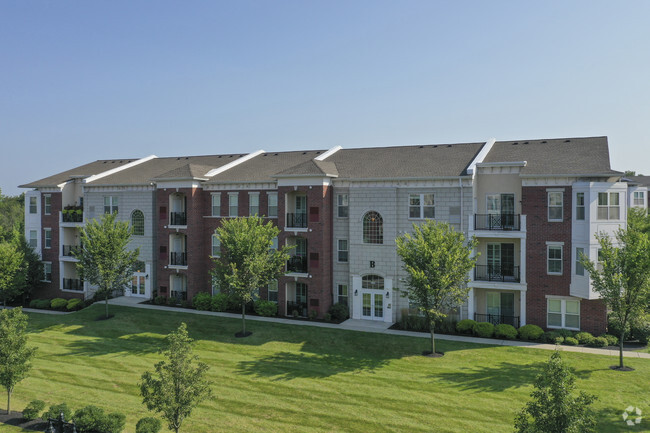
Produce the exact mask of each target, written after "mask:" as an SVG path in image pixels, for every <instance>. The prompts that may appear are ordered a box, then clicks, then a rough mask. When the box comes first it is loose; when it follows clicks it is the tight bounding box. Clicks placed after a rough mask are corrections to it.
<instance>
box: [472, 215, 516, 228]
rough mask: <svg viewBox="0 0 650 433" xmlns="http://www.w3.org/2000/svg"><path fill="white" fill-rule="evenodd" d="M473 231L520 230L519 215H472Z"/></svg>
mask: <svg viewBox="0 0 650 433" xmlns="http://www.w3.org/2000/svg"><path fill="white" fill-rule="evenodd" d="M474 230H501V231H519V230H521V215H519V214H489V215H486V214H474Z"/></svg>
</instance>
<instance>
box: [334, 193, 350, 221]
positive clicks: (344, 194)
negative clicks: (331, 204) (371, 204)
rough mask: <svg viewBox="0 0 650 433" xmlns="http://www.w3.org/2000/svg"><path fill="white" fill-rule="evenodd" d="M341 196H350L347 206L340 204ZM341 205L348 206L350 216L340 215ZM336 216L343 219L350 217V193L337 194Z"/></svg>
mask: <svg viewBox="0 0 650 433" xmlns="http://www.w3.org/2000/svg"><path fill="white" fill-rule="evenodd" d="M339 196H346V197H347V198H348V204H347V205H346V206H343V205H340V204H339ZM341 207H346V208H348V216H343V217H342V216H340V215H339V208H341ZM336 218H341V219H347V218H350V194H349V193H347V192H346V193H340V194H336Z"/></svg>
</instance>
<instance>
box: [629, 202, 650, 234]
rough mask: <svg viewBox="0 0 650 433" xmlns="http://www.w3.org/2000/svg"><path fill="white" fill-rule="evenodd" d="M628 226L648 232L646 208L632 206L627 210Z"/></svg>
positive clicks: (649, 230)
mask: <svg viewBox="0 0 650 433" xmlns="http://www.w3.org/2000/svg"><path fill="white" fill-rule="evenodd" d="M627 226H628V228H631V229H634V230H638V231H640V232H642V233H645V234H650V215H649V214H648V211H647V210H646V209H641V208H638V207H633V208H631V209H628V211H627Z"/></svg>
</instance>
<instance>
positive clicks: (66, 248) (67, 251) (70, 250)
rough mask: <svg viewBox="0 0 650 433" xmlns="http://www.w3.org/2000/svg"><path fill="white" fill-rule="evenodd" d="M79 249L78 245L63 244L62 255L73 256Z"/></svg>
mask: <svg viewBox="0 0 650 433" xmlns="http://www.w3.org/2000/svg"><path fill="white" fill-rule="evenodd" d="M80 250H81V247H80V246H79V245H63V255H64V256H65V257H74V255H75V253H78V252H79V251H80Z"/></svg>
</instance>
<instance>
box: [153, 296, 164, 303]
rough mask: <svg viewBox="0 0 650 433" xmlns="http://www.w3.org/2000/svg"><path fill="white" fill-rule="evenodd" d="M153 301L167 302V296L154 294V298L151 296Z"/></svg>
mask: <svg viewBox="0 0 650 433" xmlns="http://www.w3.org/2000/svg"><path fill="white" fill-rule="evenodd" d="M153 303H154V304H156V305H163V304H165V303H167V298H165V297H164V296H156V297H155V298H153Z"/></svg>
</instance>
